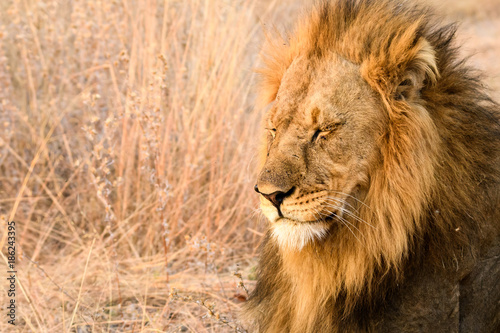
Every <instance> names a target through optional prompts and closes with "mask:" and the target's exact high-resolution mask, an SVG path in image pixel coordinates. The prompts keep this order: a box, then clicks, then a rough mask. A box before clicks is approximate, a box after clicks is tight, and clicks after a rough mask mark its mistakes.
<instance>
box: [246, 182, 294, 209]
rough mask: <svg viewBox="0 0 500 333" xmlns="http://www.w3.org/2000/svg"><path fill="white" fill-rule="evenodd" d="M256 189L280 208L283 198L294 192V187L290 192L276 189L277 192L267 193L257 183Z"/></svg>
mask: <svg viewBox="0 0 500 333" xmlns="http://www.w3.org/2000/svg"><path fill="white" fill-rule="evenodd" d="M254 190H255V192H257V193H260V194H262V195H263V196H264V198H266V199H267V200H269V201H270V202H271V203H272V204H273V206H274V207H276V208H277V209H278V210H279V208H280V205H281V203H282V202H283V200H284V199H285V198H286V197H288V196H290V195H291V194H292V192H293V190H294V188H293V187H292V188H291V189H290V190H289V191H288V192H281V191H276V192H273V193H270V194H266V193H263V192H260V191H259V187H258V186H257V185H255V187H254Z"/></svg>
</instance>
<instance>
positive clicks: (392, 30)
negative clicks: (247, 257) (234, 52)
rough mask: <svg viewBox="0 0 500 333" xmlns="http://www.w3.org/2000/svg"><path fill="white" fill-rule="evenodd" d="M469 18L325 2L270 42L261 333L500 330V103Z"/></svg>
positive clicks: (254, 305) (260, 186)
mask: <svg viewBox="0 0 500 333" xmlns="http://www.w3.org/2000/svg"><path fill="white" fill-rule="evenodd" d="M455 32H456V27H455V25H446V26H440V25H439V22H438V20H437V19H435V18H434V16H433V15H432V14H430V11H429V10H428V9H426V8H423V7H419V6H418V5H412V4H409V3H408V2H406V1H389V0H373V1H371V0H337V1H322V2H320V3H317V4H316V5H315V6H314V7H313V9H311V10H310V11H309V12H308V13H307V14H306V15H305V16H304V17H303V19H302V20H300V21H299V23H298V25H297V26H296V28H295V30H293V32H292V33H290V34H288V35H286V36H285V37H280V35H279V34H270V36H268V38H267V39H268V41H267V46H266V47H265V48H264V51H263V67H262V68H261V69H259V70H258V71H259V73H260V75H261V78H262V80H261V85H260V88H259V89H260V90H259V91H260V94H259V96H260V99H261V101H262V105H268V111H266V115H265V117H264V126H263V127H264V128H265V129H266V130H265V131H263V132H265V138H264V143H263V144H262V154H261V155H262V164H261V169H260V173H259V175H258V180H257V185H256V186H255V190H256V191H257V192H258V193H260V207H261V210H262V213H263V214H264V215H265V216H266V217H267V219H268V220H269V228H268V231H267V233H266V236H265V237H264V240H263V242H262V245H261V255H260V262H259V268H258V278H257V284H256V287H255V290H253V292H252V294H251V295H250V298H249V300H248V301H247V302H246V303H245V305H244V310H243V316H244V318H245V320H247V321H248V325H250V326H249V327H250V328H251V331H255V332H458V331H459V332H500V282H499V281H500V208H499V207H500V186H499V184H500V125H499V124H500V113H499V110H500V108H499V105H498V104H496V103H495V102H494V101H493V100H492V99H490V98H489V97H488V95H487V93H486V89H485V88H484V87H483V85H482V84H481V82H480V78H479V76H478V74H477V72H476V71H475V70H473V69H471V68H469V67H468V65H467V64H466V63H465V61H464V60H462V59H460V57H459V56H458V51H457V47H456V46H454V35H455Z"/></svg>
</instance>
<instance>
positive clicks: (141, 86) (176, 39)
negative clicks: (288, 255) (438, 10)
mask: <svg viewBox="0 0 500 333" xmlns="http://www.w3.org/2000/svg"><path fill="white" fill-rule="evenodd" d="M450 1H451V0H450ZM471 1H472V0H470V1H469V0H468V2H470V3H471ZM493 2H494V1H492V0H482V3H485V4H491V3H493ZM302 4H303V2H300V1H294V0H286V1H285V0H282V1H264V0H259V1H252V0H144V1H135V0H114V1H111V0H110V1H108V0H72V1H56V0H44V1H36V0H6V1H0V217H1V233H0V245H1V248H2V251H3V253H5V251H4V250H5V244H6V232H5V230H6V224H5V223H6V221H8V220H15V221H16V223H17V231H16V238H17V239H16V245H17V247H16V249H17V256H18V258H17V259H18V261H17V266H16V267H17V271H18V274H17V275H18V284H17V298H16V299H17V303H18V309H17V319H16V321H17V324H18V326H16V327H15V328H13V327H11V326H10V325H8V324H7V321H6V320H5V316H4V315H2V318H4V319H2V320H0V331H1V332H10V331H19V332H91V331H94V332H159V331H167V332H177V331H186V332H187V331H195V332H220V331H234V330H235V329H240V327H239V326H238V323H237V321H236V320H235V313H236V310H237V307H238V305H237V299H238V298H244V295H245V291H244V290H243V289H238V288H237V286H238V285H241V282H242V281H240V279H241V278H243V279H248V277H249V276H250V277H251V275H252V272H251V271H252V268H253V267H254V266H255V249H256V246H257V244H258V242H259V240H260V238H261V234H260V232H262V227H261V226H260V225H259V219H258V214H256V211H255V209H256V207H257V202H256V201H257V198H256V195H255V194H254V193H253V191H252V185H253V181H254V179H255V177H254V176H255V175H254V171H253V169H254V167H253V166H254V164H253V159H254V156H253V155H254V151H255V150H254V145H255V144H256V143H257V141H258V140H257V139H256V134H257V132H258V131H257V126H258V125H259V119H260V117H261V112H259V110H253V109H252V105H253V97H252V96H253V93H252V86H253V84H254V79H255V78H254V74H253V72H252V68H253V67H255V66H256V64H257V54H258V50H259V46H260V44H261V38H262V28H261V24H260V22H259V19H260V20H262V21H263V22H276V20H274V19H273V18H272V17H271V16H272V15H275V14H273V13H278V15H280V16H281V22H283V21H286V20H288V17H289V16H290V15H288V13H289V12H290V11H293V10H295V8H297V7H299V6H301V5H302ZM490 7H491V8H496V7H495V6H493V5H491V6H490ZM490 7H488V8H490ZM459 8H465V9H464V10H468V9H467V8H469V7H459ZM471 8H472V7H471ZM474 8H476V7H474ZM460 10H461V9H460ZM492 12H494V11H493V10H488V13H492ZM460 13H461V12H460ZM290 17H291V16H290ZM486 19H488V20H491V16H486ZM486 19H485V20H486ZM496 22H498V21H496ZM498 26H499V25H497V26H496V27H497V30H495V31H498ZM279 27H280V26H279ZM494 29H495V28H493V30H494ZM493 30H491V31H493ZM486 41H488V40H486ZM493 44H494V43H493ZM493 44H492V43H490V44H484V45H487V47H488V50H491V49H492V46H491V45H493ZM494 45H496V47H497V50H499V49H500V48H499V47H498V43H497V44H494ZM493 52H494V51H493ZM493 54H497V53H493ZM485 67H486V66H485ZM495 82H497V83H498V80H497V81H495ZM0 262H2V265H0V266H1V267H2V269H1V270H2V272H1V273H0V277H2V278H1V281H2V282H1V284H0V285H1V288H2V290H1V291H0V292H1V294H2V297H0V302H1V303H2V309H5V306H6V304H7V303H6V302H7V300H8V298H7V297H5V295H6V289H7V284H6V279H5V278H4V274H5V272H6V266H5V265H4V263H5V256H2V257H1V258H0ZM238 264H239V266H240V267H241V269H242V272H241V273H240V272H238V273H236V277H234V276H232V274H231V273H232V272H233V271H235V270H237V265H238ZM244 282H245V283H247V284H249V286H251V282H249V281H248V280H245V281H244ZM238 293H239V294H241V296H239V297H233V295H234V294H238ZM3 311H4V310H2V313H3ZM3 314H4V313H3Z"/></svg>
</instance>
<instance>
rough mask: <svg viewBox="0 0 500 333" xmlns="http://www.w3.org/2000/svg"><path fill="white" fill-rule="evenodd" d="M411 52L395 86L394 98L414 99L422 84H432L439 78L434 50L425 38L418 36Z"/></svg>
mask: <svg viewBox="0 0 500 333" xmlns="http://www.w3.org/2000/svg"><path fill="white" fill-rule="evenodd" d="M411 53H413V54H414V56H413V59H411V60H410V61H409V63H408V65H407V67H406V70H405V72H404V74H403V76H402V78H401V79H400V80H399V83H397V85H396V87H395V91H394V95H393V97H394V99H396V100H398V99H406V100H412V99H414V98H415V97H416V96H417V94H418V93H419V92H420V90H421V89H422V88H423V87H424V86H426V85H434V84H435V83H436V81H437V79H438V78H439V71H438V69H437V64H436V52H435V51H434V48H433V47H432V46H431V44H430V43H429V42H428V41H427V40H425V39H424V38H420V39H419V41H418V42H417V43H416V45H415V47H414V48H413V50H412V52H411Z"/></svg>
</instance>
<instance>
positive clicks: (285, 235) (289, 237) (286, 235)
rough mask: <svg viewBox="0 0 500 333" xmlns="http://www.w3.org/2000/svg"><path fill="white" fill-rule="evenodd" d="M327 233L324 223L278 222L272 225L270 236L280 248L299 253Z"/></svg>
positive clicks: (326, 226) (285, 220)
mask: <svg viewBox="0 0 500 333" xmlns="http://www.w3.org/2000/svg"><path fill="white" fill-rule="evenodd" d="M327 231H328V225H327V224H326V223H325V222H314V223H307V222H302V223H301V222H294V221H291V220H287V219H284V220H279V221H277V222H274V223H273V224H272V235H273V237H274V239H275V240H276V241H277V242H278V245H279V246H280V247H281V248H288V249H291V250H297V251H300V250H302V248H303V247H304V246H306V245H307V244H309V243H310V242H313V241H317V240H320V239H321V238H323V237H324V236H325V235H326V233H327Z"/></svg>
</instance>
